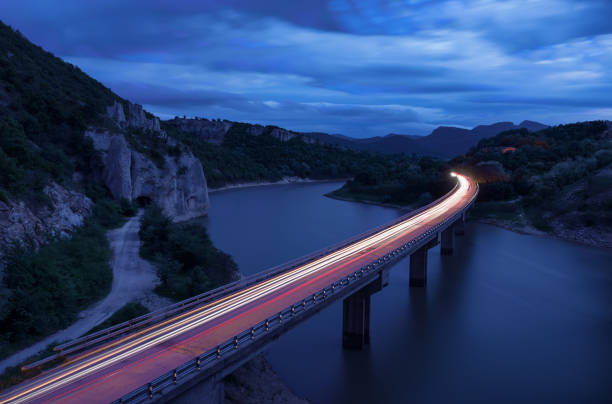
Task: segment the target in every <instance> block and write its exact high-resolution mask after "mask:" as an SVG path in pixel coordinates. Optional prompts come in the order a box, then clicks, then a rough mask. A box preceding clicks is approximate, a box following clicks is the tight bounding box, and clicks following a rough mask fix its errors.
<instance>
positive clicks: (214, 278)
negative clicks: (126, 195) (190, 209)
mask: <svg viewBox="0 0 612 404" xmlns="http://www.w3.org/2000/svg"><path fill="white" fill-rule="evenodd" d="M139 235H140V240H141V241H142V246H141V248H140V254H141V255H142V257H143V258H146V259H149V260H152V261H153V262H154V263H155V265H156V267H157V275H158V276H159V279H160V281H161V283H160V284H159V286H158V287H157V288H156V289H155V291H156V292H157V293H158V294H160V295H162V296H166V297H169V298H171V299H174V300H177V301H178V300H183V299H186V298H188V297H191V296H193V295H196V294H199V293H203V292H205V291H207V290H210V289H214V288H216V287H218V286H221V285H223V284H226V283H228V282H230V281H232V280H234V278H235V276H236V273H237V271H238V268H237V266H236V263H235V262H234V261H233V260H232V258H231V257H230V256H229V255H227V254H225V253H223V252H222V251H219V250H217V249H216V248H215V247H214V246H213V244H212V242H211V241H210V238H209V237H208V234H207V232H206V229H205V228H204V227H203V226H202V224H200V223H173V222H172V220H170V218H168V217H167V216H165V215H164V214H163V212H162V210H161V208H159V207H157V206H150V207H149V208H147V210H146V211H145V214H144V216H143V218H142V222H141V227H140V232H139Z"/></svg>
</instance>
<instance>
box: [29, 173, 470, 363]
mask: <svg viewBox="0 0 612 404" xmlns="http://www.w3.org/2000/svg"><path fill="white" fill-rule="evenodd" d="M457 187H458V184H456V185H455V186H454V187H453V188H452V189H451V190H450V191H449V192H447V193H446V194H445V195H444V196H442V197H440V198H438V199H436V200H435V201H433V202H431V203H429V204H427V205H425V206H422V207H420V208H418V209H415V210H412V211H410V212H408V213H406V214H405V215H402V216H400V217H398V218H397V219H395V220H392V221H390V222H387V223H385V224H383V225H380V226H378V227H375V228H373V229H370V230H367V231H365V232H363V233H360V234H358V235H356V236H354V237H351V238H349V239H346V240H343V241H341V242H339V243H336V244H334V245H332V246H330V247H326V248H322V249H320V250H317V251H315V252H313V253H310V254H307V255H304V256H302V257H299V258H296V259H294V260H291V261H289V262H286V263H283V264H281V265H277V266H275V267H273V268H271V269H269V270H266V271H262V272H258V273H256V274H253V275H250V276H248V277H245V278H242V279H240V280H237V281H234V282H231V283H228V284H226V285H223V286H220V287H218V288H216V289H213V290H210V291H208V292H204V293H202V294H199V295H196V296H193V297H190V298H189V299H186V300H182V301H180V302H177V303H174V304H172V305H170V306H167V307H165V308H163V309H160V310H157V311H154V312H151V313H148V314H144V315H142V316H140V317H136V318H134V319H131V320H129V321H126V322H123V323H120V324H117V325H114V326H112V327H109V328H106V329H104V330H100V331H97V332H95V333H92V334H89V335H85V336H83V337H80V338H77V339H74V340H71V341H68V342H66V343H64V344H61V345H58V346H56V347H54V348H53V350H54V351H55V352H57V353H56V354H55V355H52V356H49V357H47V358H43V359H41V360H39V361H37V362H33V363H30V364H27V365H24V366H23V367H22V370H24V371H25V370H29V369H34V368H37V367H39V366H42V365H44V364H46V363H49V362H52V361H56V360H60V359H63V358H66V357H68V356H69V355H75V354H77V353H79V352H82V351H84V350H86V349H90V348H93V347H95V346H98V345H101V344H102V343H104V342H106V341H109V340H112V339H116V338H117V337H119V336H122V335H125V334H129V333H131V332H134V331H137V330H140V329H142V328H144V327H146V326H148V325H155V324H157V323H159V322H161V321H163V320H165V319H168V318H170V317H172V316H175V315H178V314H180V313H183V312H186V311H188V310H190V309H192V308H194V307H196V306H198V305H204V304H206V303H210V302H213V301H215V300H218V299H221V298H223V297H225V296H227V295H229V294H231V293H232V292H235V291H238V290H241V289H244V288H246V287H248V286H251V285H254V284H256V283H259V282H262V281H264V280H267V279H270V278H272V277H274V276H276V275H279V274H281V273H283V272H285V271H289V270H291V269H294V268H297V267H299V266H301V265H303V264H305V263H307V262H310V261H312V260H315V259H317V258H320V257H323V256H325V255H327V254H329V253H331V252H334V251H338V250H340V249H342V248H344V247H346V246H348V245H350V244H353V243H355V242H357V241H360V240H363V239H365V238H367V237H369V236H371V235H373V234H375V233H377V232H379V231H381V230H383V229H385V228H388V227H391V226H394V225H396V224H398V223H400V222H403V221H404V220H407V219H409V218H410V217H413V216H415V215H418V214H419V213H421V212H423V211H425V210H427V209H429V208H430V207H432V206H434V205H436V204H438V203H439V202H440V201H442V200H444V199H446V198H447V197H449V196H450V195H451V194H452V193H453V192H455V190H456V189H457Z"/></svg>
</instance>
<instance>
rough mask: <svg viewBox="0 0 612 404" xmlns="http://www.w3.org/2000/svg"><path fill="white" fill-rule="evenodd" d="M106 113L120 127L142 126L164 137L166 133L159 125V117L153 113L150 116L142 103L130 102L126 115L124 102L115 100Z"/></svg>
mask: <svg viewBox="0 0 612 404" xmlns="http://www.w3.org/2000/svg"><path fill="white" fill-rule="evenodd" d="M106 113H107V115H108V116H109V118H111V120H112V121H113V122H115V123H116V124H117V125H118V126H119V127H120V128H126V127H132V128H142V129H145V130H149V131H152V132H156V133H158V134H161V135H163V136H164V137H165V135H166V134H165V133H164V132H163V131H162V130H161V128H160V126H159V118H158V117H156V116H153V115H151V116H150V117H148V116H147V113H146V112H145V111H144V109H142V105H138V104H132V103H131V102H130V103H128V104H127V115H126V113H125V110H124V106H123V104H121V103H120V102H118V101H115V103H114V104H113V105H111V106H109V107H107V108H106Z"/></svg>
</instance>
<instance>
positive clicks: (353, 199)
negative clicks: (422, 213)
mask: <svg viewBox="0 0 612 404" xmlns="http://www.w3.org/2000/svg"><path fill="white" fill-rule="evenodd" d="M334 192H336V191H332V192H328V193H327V194H324V195H323V196H326V197H328V198H331V199H337V200H339V201H346V202H356V203H365V204H367V205H376V206H382V207H383V208H393V209H400V210H405V211H407V212H408V211H411V210H414V209H416V208H418V206H417V207H415V206H414V205H397V204H393V203H384V202H378V201H371V200H368V199H359V198H356V197H350V196H340V195H336V194H334Z"/></svg>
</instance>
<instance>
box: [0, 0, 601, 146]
mask: <svg viewBox="0 0 612 404" xmlns="http://www.w3.org/2000/svg"><path fill="white" fill-rule="evenodd" d="M0 19H2V20H3V21H4V22H5V23H7V24H9V25H11V26H12V27H13V28H16V29H19V30H20V31H21V32H22V33H24V34H25V36H26V37H27V38H29V39H30V40H31V41H33V42H34V43H36V44H38V45H41V46H42V47H43V48H45V49H46V50H48V51H50V52H53V53H54V54H56V55H58V56H60V57H62V58H63V59H64V60H66V61H68V62H70V63H73V64H76V65H78V66H79V67H80V68H81V69H82V70H84V71H85V72H87V73H88V74H90V75H91V76H93V77H94V78H96V79H98V80H99V81H101V82H102V83H104V84H105V85H107V86H109V87H110V88H111V89H112V90H114V91H115V92H117V93H118V94H119V95H120V96H122V97H124V98H127V99H129V100H130V101H133V102H137V103H140V104H143V105H144V106H145V108H146V109H148V110H149V111H151V112H153V113H155V114H157V115H158V116H160V117H162V118H170V117H173V116H174V115H181V116H182V115H187V116H200V117H206V118H225V119H230V120H237V121H244V122H252V123H261V124H273V125H278V126H281V127H285V128H288V129H293V130H299V131H323V132H329V133H342V134H345V135H349V136H355V137H366V136H376V135H385V134H388V133H403V134H427V133H429V132H431V130H432V129H433V128H435V127H436V126H438V125H455V126H463V127H473V126H475V125H478V124H486V123H493V122H496V121H514V122H515V123H518V122H520V121H522V120H524V119H531V120H537V121H540V122H543V123H547V124H558V123H566V122H575V121H584V120H593V119H612V1H610V0H463V1H459V0H395V1H393V0H386V1H385V0H309V1H300V2H298V1H287V0H284V1H254V0H226V1H207V0H198V1H196V0H190V1H180V0H173V1H155V0H147V1H144V0H138V1H131V0H130V1H126V0H121V1H119V0H96V1H90V0H87V1H83V0H78V1H77V0H61V1H58V0H39V1H34V0H21V1H3V2H2V3H0Z"/></svg>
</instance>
